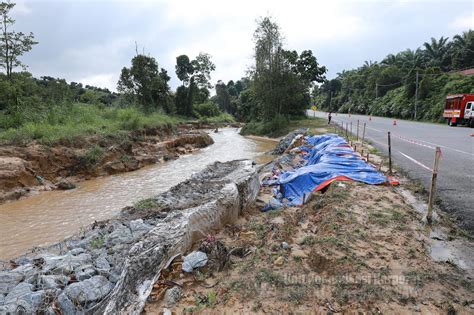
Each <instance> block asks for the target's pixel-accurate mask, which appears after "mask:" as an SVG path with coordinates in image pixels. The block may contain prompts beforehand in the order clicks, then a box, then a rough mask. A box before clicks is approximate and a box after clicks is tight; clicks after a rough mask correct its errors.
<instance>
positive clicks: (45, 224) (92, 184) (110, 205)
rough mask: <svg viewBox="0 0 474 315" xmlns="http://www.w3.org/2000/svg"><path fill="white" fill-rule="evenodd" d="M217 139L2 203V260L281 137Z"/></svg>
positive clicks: (262, 158)
mask: <svg viewBox="0 0 474 315" xmlns="http://www.w3.org/2000/svg"><path fill="white" fill-rule="evenodd" d="M211 136H212V138H213V139H214V142H215V143H214V144H213V145H211V146H209V147H207V148H204V149H201V150H199V151H197V152H195V153H193V154H189V155H184V156H181V157H180V158H179V159H177V160H174V161H171V162H167V163H164V164H157V165H151V166H148V167H145V168H142V169H140V170H137V171H134V172H129V173H123V174H119V175H114V176H107V177H103V178H97V179H93V180H89V181H84V182H81V183H80V184H79V185H78V188H76V189H73V190H70V191H49V192H42V193H39V194H38V195H35V196H32V197H29V198H26V199H23V200H18V201H15V202H11V203H7V204H3V205H0V260H6V259H9V258H12V257H15V256H18V255H20V254H22V253H24V252H26V251H27V250H28V249H30V248H32V247H34V246H43V245H47V244H50V243H54V242H56V241H59V240H61V239H64V238H65V237H67V236H70V235H72V234H73V233H76V232H78V231H80V230H81V228H84V227H85V226H87V225H89V224H91V223H92V222H94V221H96V220H103V219H107V218H110V217H112V216H113V215H115V214H117V213H118V212H119V211H120V209H121V208H123V207H125V206H128V205H132V204H133V203H134V202H136V201H138V200H140V199H143V198H147V197H151V196H153V195H156V194H158V193H160V192H163V191H165V190H167V189H168V188H170V187H171V186H173V185H176V184H177V183H179V182H181V181H183V180H185V179H186V178H188V177H190V176H191V174H193V173H194V172H197V171H200V170H201V169H203V168H204V167H205V166H206V165H208V164H210V163H212V162H214V161H221V162H224V161H229V160H234V159H253V160H255V161H256V162H257V163H265V162H267V161H269V160H270V157H269V156H267V155H263V153H264V152H267V151H269V150H270V149H272V148H273V147H274V146H275V144H276V142H274V141H269V140H264V139H256V138H252V139H249V138H245V137H242V136H240V135H239V134H238V133H237V129H233V128H227V129H221V130H220V131H219V133H211Z"/></svg>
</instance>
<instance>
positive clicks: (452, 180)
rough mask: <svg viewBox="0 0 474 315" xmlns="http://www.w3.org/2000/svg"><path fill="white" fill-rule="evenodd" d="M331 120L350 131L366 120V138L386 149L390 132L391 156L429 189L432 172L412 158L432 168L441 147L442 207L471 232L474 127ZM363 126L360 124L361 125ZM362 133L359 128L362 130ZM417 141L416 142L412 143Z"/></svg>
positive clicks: (344, 118) (473, 224)
mask: <svg viewBox="0 0 474 315" xmlns="http://www.w3.org/2000/svg"><path fill="white" fill-rule="evenodd" d="M314 114H315V115H316V117H323V118H326V117H327V114H326V113H323V112H316V113H314V112H313V111H311V110H310V111H308V115H310V116H313V115H314ZM332 117H333V121H335V122H337V123H339V124H340V123H342V122H344V123H350V122H351V121H352V128H353V133H355V126H357V120H359V123H360V126H362V125H363V124H364V122H365V123H366V138H368V139H369V140H371V142H372V144H373V145H374V146H376V147H377V148H378V149H379V150H381V151H382V152H384V153H387V132H388V131H390V132H391V134H392V137H391V138H392V158H393V160H394V162H395V163H396V164H397V165H399V166H400V167H401V168H402V169H403V170H404V171H406V172H407V173H408V175H409V177H410V178H412V179H416V180H420V181H421V182H423V184H424V185H425V188H426V189H427V190H429V185H430V181H431V173H430V171H428V170H426V169H425V168H423V167H422V166H420V165H418V164H416V162H414V160H416V161H419V162H421V163H422V164H424V165H426V166H428V167H429V168H432V166H433V159H434V152H435V150H434V149H433V148H434V147H436V146H439V147H440V148H441V151H442V157H441V160H440V168H439V173H438V188H439V189H438V193H439V195H438V196H439V197H440V198H441V200H442V203H441V207H442V208H443V209H444V210H445V211H447V212H449V213H452V214H453V215H454V216H455V217H456V218H457V219H458V221H459V223H460V225H461V226H463V227H465V228H466V229H468V230H469V231H470V232H471V234H474V136H471V134H473V133H474V129H472V128H467V127H449V126H447V125H440V124H430V123H420V122H413V121H406V120H398V119H397V120H396V123H397V125H396V126H394V125H393V121H394V119H391V118H381V117H372V119H371V120H369V117H368V116H362V115H351V117H349V116H348V115H346V114H337V116H336V114H333V115H332ZM361 128H362V127H361ZM361 134H362V132H361ZM414 142H415V143H416V144H415V143H414Z"/></svg>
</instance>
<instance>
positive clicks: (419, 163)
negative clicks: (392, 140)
mask: <svg viewBox="0 0 474 315" xmlns="http://www.w3.org/2000/svg"><path fill="white" fill-rule="evenodd" d="M398 153H400V154H401V155H403V156H404V157H406V158H407V159H409V160H410V161H412V162H413V163H415V164H416V165H418V166H421V167H423V168H424V169H426V170H428V171H430V172H433V170H432V169H431V168H429V167H428V166H426V165H425V164H423V163H421V162H419V161H417V160H415V159H414V158H412V157H411V156H408V155H406V154H405V153H403V152H400V151H398Z"/></svg>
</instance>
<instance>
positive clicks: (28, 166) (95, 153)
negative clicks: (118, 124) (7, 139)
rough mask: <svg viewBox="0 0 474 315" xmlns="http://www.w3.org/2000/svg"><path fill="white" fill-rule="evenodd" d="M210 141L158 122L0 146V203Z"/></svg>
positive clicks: (186, 129)
mask: <svg viewBox="0 0 474 315" xmlns="http://www.w3.org/2000/svg"><path fill="white" fill-rule="evenodd" d="M212 143H213V140H212V138H211V137H210V136H209V135H208V134H207V133H206V132H203V131H199V130H196V129H195V128H194V126H188V125H182V126H178V127H175V126H162V127H158V128H145V129H143V130H137V131H131V132H121V133H119V134H116V135H92V136H87V137H79V136H78V137H76V138H74V139H69V140H61V141H59V142H57V143H54V144H51V145H44V144H39V143H36V142H34V141H33V142H31V143H28V144H26V145H2V146H1V147H0V204H1V203H3V202H6V201H9V200H17V199H19V198H22V197H27V196H30V195H32V194H35V193H37V192H40V191H50V190H55V189H59V190H67V189H72V188H74V187H75V183H76V182H79V181H83V180H87V179H91V178H96V177H100V176H106V175H113V174H118V173H124V172H129V171H134V170H137V169H140V168H142V167H144V166H146V165H150V164H155V163H162V162H164V161H168V160H173V159H176V158H177V157H178V156H180V155H183V154H188V153H191V152H193V151H195V150H197V149H200V148H204V147H206V146H208V145H210V144H212Z"/></svg>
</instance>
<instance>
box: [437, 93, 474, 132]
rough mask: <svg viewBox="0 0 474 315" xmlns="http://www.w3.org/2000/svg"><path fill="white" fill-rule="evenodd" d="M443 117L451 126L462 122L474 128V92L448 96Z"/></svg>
mask: <svg viewBox="0 0 474 315" xmlns="http://www.w3.org/2000/svg"><path fill="white" fill-rule="evenodd" d="M443 117H444V118H445V119H446V121H447V122H448V125H450V126H456V125H457V124H460V125H468V126H470V127H471V128H474V94H453V95H448V96H446V104H445V105H444V112H443Z"/></svg>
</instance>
